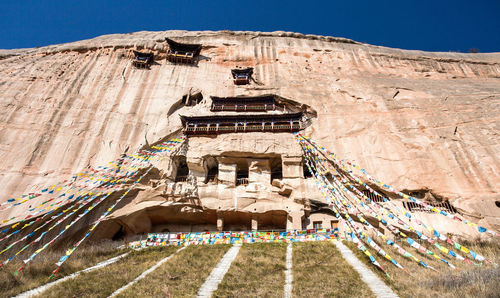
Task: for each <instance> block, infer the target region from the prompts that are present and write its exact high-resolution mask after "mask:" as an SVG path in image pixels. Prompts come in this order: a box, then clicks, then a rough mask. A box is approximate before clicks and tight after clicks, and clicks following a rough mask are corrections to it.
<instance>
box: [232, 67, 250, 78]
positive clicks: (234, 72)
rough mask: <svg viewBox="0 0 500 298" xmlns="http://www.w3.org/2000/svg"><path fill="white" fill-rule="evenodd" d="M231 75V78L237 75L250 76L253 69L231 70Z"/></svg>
mask: <svg viewBox="0 0 500 298" xmlns="http://www.w3.org/2000/svg"><path fill="white" fill-rule="evenodd" d="M231 74H232V75H233V78H236V76H237V75H245V74H246V75H249V76H251V75H252V74H253V67H249V68H243V69H240V68H235V69H231Z"/></svg>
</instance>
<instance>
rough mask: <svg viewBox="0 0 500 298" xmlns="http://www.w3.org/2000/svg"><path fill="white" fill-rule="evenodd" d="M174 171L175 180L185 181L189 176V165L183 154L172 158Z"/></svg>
mask: <svg viewBox="0 0 500 298" xmlns="http://www.w3.org/2000/svg"><path fill="white" fill-rule="evenodd" d="M174 162H175V166H176V171H175V182H184V181H187V178H188V176H189V167H188V165H187V162H186V157H185V156H178V157H176V158H175V159H174Z"/></svg>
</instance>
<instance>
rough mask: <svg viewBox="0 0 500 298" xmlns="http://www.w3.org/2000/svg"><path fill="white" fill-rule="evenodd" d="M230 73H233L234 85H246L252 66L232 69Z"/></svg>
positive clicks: (248, 82) (250, 75)
mask: <svg viewBox="0 0 500 298" xmlns="http://www.w3.org/2000/svg"><path fill="white" fill-rule="evenodd" d="M231 74H232V75H233V82H234V84H235V85H248V84H250V79H251V78H252V74H253V68H252V67H249V68H245V69H239V68H236V69H232V70H231Z"/></svg>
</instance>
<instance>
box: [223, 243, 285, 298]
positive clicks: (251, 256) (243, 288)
mask: <svg viewBox="0 0 500 298" xmlns="http://www.w3.org/2000/svg"><path fill="white" fill-rule="evenodd" d="M285 262H286V244H285V243H254V244H244V245H243V247H242V248H241V249H240V252H239V254H238V256H237V257H236V259H235V260H234V262H233V264H232V265H231V268H230V269H229V271H228V272H227V273H226V276H225V277H224V279H223V280H222V282H221V284H220V285H219V288H218V289H217V291H216V292H215V293H214V297H269V296H271V297H282V296H283V286H284V284H285V271H284V270H285V269H286V268H285Z"/></svg>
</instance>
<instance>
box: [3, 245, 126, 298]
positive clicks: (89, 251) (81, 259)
mask: <svg viewBox="0 0 500 298" xmlns="http://www.w3.org/2000/svg"><path fill="white" fill-rule="evenodd" d="M116 246H117V244H116V243H113V242H105V243H101V244H99V245H93V246H87V247H82V248H80V249H79V250H77V251H75V253H74V254H73V255H72V256H71V258H69V259H68V261H66V262H65V263H64V265H63V266H62V267H61V269H60V270H59V272H58V273H57V275H55V277H54V278H53V279H52V280H49V279H48V278H49V276H50V275H51V274H52V271H53V270H54V269H55V268H56V265H55V263H56V262H57V260H58V259H59V257H60V256H61V255H63V254H64V251H48V252H44V253H43V254H40V255H39V256H38V257H37V258H36V259H34V260H33V261H32V262H31V263H30V264H28V265H27V266H26V267H25V268H24V269H23V270H22V271H21V272H20V273H19V275H18V276H14V275H13V274H12V273H13V272H15V271H16V270H17V269H18V268H19V267H20V266H21V265H22V264H23V263H22V261H21V260H22V259H24V258H26V256H19V257H18V258H16V259H14V260H15V261H14V260H13V261H12V262H11V263H9V264H7V265H6V266H5V267H2V268H0V289H2V291H1V292H0V297H11V296H13V295H17V294H19V293H22V292H25V291H28V290H30V289H33V288H36V287H39V286H41V285H43V284H46V283H47V282H50V281H53V280H56V279H59V278H62V277H64V276H66V275H69V274H71V273H74V272H76V271H79V270H82V269H85V268H88V267H90V266H93V265H95V264H97V263H99V262H101V261H104V260H107V259H110V258H112V257H114V256H117V255H119V254H121V253H124V252H125V251H124V250H117V249H116ZM6 257H7V256H6Z"/></svg>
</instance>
